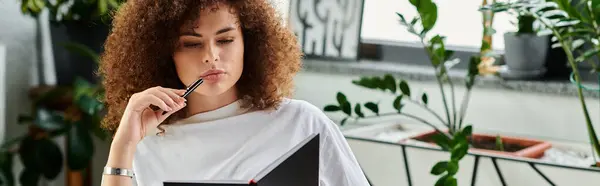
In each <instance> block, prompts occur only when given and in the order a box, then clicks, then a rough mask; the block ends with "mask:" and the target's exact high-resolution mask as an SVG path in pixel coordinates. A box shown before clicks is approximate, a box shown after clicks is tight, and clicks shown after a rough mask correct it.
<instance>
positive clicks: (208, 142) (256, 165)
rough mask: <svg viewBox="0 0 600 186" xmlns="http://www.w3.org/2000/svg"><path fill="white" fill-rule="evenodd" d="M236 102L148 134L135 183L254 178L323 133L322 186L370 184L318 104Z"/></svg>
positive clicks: (137, 155) (138, 159) (159, 185)
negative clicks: (268, 107)
mask: <svg viewBox="0 0 600 186" xmlns="http://www.w3.org/2000/svg"><path fill="white" fill-rule="evenodd" d="M239 104H240V103H239V102H234V103H232V104H230V105H227V106H225V107H222V108H219V109H217V110H214V111H210V112H205V113H200V114H196V115H193V116H191V117H189V118H186V119H184V120H181V121H179V122H177V123H176V124H174V125H169V126H167V127H166V133H165V135H164V136H156V135H154V134H151V135H147V136H146V137H145V138H144V139H143V140H142V141H141V142H140V143H139V144H138V145H137V151H136V153H135V157H134V160H133V171H134V173H135V177H134V179H133V182H134V185H139V186H162V184H163V183H162V182H163V181H165V180H233V179H236V180H250V179H252V178H253V176H255V175H256V174H257V173H258V172H259V171H260V170H262V169H263V168H265V167H266V166H267V165H269V164H270V163H271V162H273V161H274V160H275V159H277V158H278V157H279V156H281V155H283V154H284V153H285V152H287V151H288V150H289V149H291V148H292V147H293V146H295V145H296V144H298V143H299V142H300V141H302V140H304V139H305V138H306V137H308V136H309V135H311V134H313V133H320V137H321V140H320V143H321V144H320V151H321V153H320V165H319V166H320V170H319V176H320V185H321V186H367V185H369V184H368V182H367V180H366V178H365V176H364V174H363V172H362V170H361V168H360V167H359V165H358V163H357V161H356V159H355V157H354V155H353V153H352V152H351V150H350V148H349V146H348V143H347V142H346V140H345V138H344V136H343V135H342V133H341V132H340V130H339V128H338V127H337V125H335V123H334V122H332V121H331V120H330V119H329V118H328V117H327V116H326V115H325V114H324V113H323V112H322V111H321V110H319V109H318V108H317V107H315V106H314V105H312V104H310V103H308V102H306V101H301V100H294V99H285V100H284V101H283V103H282V104H281V106H280V107H279V108H278V109H277V110H272V111H250V112H246V111H245V110H243V109H241V108H240V107H239V106H240V105H239Z"/></svg>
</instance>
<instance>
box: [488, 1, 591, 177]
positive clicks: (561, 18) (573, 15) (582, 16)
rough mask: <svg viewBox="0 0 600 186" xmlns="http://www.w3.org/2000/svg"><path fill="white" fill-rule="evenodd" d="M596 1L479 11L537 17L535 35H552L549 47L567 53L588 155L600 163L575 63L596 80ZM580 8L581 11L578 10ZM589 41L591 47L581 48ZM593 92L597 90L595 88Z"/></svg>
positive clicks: (500, 6)
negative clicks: (538, 25) (585, 65)
mask: <svg viewBox="0 0 600 186" xmlns="http://www.w3.org/2000/svg"><path fill="white" fill-rule="evenodd" d="M599 3H600V2H597V1H592V0H581V1H580V3H577V5H575V6H574V5H572V4H571V1H570V0H551V1H548V2H546V1H543V0H527V1H521V0H520V1H514V2H502V3H495V4H492V5H490V6H484V7H482V8H481V9H482V10H492V11H495V12H504V11H507V10H514V11H517V12H519V13H522V14H528V15H531V16H533V17H534V18H535V19H536V20H538V21H539V22H540V23H541V24H542V26H543V30H541V31H539V32H538V34H539V35H552V40H553V41H555V43H554V44H553V45H552V46H553V47H560V48H562V49H563V51H564V52H565V54H566V55H567V61H568V62H569V65H570V67H571V69H572V73H571V81H572V82H574V84H575V86H576V88H577V95H578V98H579V103H580V105H581V108H582V111H583V116H584V118H585V122H586V123H585V124H586V127H587V130H588V137H589V139H590V145H591V147H592V156H593V157H594V159H595V161H596V162H597V163H596V165H593V166H600V161H598V160H597V157H596V156H598V155H600V141H599V140H600V139H599V138H598V136H597V134H596V131H595V129H594V125H593V123H592V120H591V114H590V112H589V111H588V109H587V104H586V100H585V98H584V94H583V91H584V89H585V87H584V86H582V81H581V75H580V73H581V72H580V69H579V66H578V63H581V62H587V63H588V64H590V66H591V67H592V69H591V71H590V72H589V73H595V74H596V75H597V76H598V81H599V82H598V83H600V65H598V64H597V63H598V62H597V61H595V60H594V57H600V42H599V38H600V33H599V32H597V31H598V30H600V26H599V25H598V24H597V23H598V22H600V18H599V17H598V15H600V9H598V8H597V7H598V6H599V5H600V4H599ZM578 10H582V11H578ZM584 44H589V45H591V46H592V47H591V48H584V47H582V46H583V45H584ZM596 91H597V90H596Z"/></svg>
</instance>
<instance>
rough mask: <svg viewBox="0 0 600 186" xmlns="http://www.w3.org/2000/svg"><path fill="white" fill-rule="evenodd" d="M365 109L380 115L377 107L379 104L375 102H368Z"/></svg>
mask: <svg viewBox="0 0 600 186" xmlns="http://www.w3.org/2000/svg"><path fill="white" fill-rule="evenodd" d="M365 107H366V108H367V109H369V110H371V112H373V113H375V114H376V115H379V106H377V104H375V103H373V102H367V103H365Z"/></svg>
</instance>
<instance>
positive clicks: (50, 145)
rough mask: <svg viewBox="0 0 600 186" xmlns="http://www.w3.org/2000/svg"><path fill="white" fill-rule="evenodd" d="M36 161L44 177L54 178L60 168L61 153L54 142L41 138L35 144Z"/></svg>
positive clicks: (61, 163)
mask: <svg viewBox="0 0 600 186" xmlns="http://www.w3.org/2000/svg"><path fill="white" fill-rule="evenodd" d="M37 156H38V157H37V159H38V160H37V161H38V162H37V163H38V167H39V168H40V169H38V170H39V171H41V172H42V174H43V175H44V177H45V178H47V179H49V180H54V179H55V178H56V177H57V176H58V174H59V173H60V172H61V170H62V166H63V154H62V152H61V151H60V148H59V147H58V145H56V143H54V142H53V141H51V140H50V139H42V140H40V141H39V142H38V144H37Z"/></svg>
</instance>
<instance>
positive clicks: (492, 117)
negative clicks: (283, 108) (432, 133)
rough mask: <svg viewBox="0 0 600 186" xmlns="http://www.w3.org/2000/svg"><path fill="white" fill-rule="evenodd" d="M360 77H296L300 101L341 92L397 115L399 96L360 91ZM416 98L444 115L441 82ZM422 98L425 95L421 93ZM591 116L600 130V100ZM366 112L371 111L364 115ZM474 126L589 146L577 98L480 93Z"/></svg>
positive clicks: (420, 85) (324, 100)
mask: <svg viewBox="0 0 600 186" xmlns="http://www.w3.org/2000/svg"><path fill="white" fill-rule="evenodd" d="M357 78H358V75H332V74H322V73H312V72H303V73H301V74H299V75H298V77H297V79H296V84H297V90H296V98H298V99H304V100H307V101H309V102H311V103H313V104H315V105H316V106H318V107H319V108H323V107H324V106H325V105H327V104H330V103H336V101H335V94H336V92H337V91H342V92H344V93H346V96H347V97H348V99H349V100H350V101H361V102H364V101H369V100H373V101H381V104H380V112H381V113H383V112H390V111H393V107H392V106H391V103H392V101H393V100H394V97H392V96H389V94H385V93H380V91H372V90H366V89H364V88H359V87H357V86H355V85H353V84H351V81H352V80H353V79H357ZM408 83H409V85H410V86H411V91H412V94H417V93H419V92H422V91H425V92H427V93H428V95H429V105H430V106H429V107H430V108H432V109H434V110H436V111H437V112H438V113H440V115H441V116H445V115H444V114H443V112H442V111H443V110H442V108H443V107H442V101H441V99H440V98H441V96H440V92H439V90H438V88H437V84H435V83H434V82H426V83H425V82H411V81H410V80H408ZM455 84H456V87H457V88H456V89H457V90H456V92H457V94H456V95H457V99H458V100H457V105H459V104H458V103H460V102H459V101H460V98H461V97H462V95H463V91H464V88H463V86H462V85H463V83H462V82H461V83H455ZM417 95H420V94H417ZM587 100H588V101H587V104H588V109H589V113H590V114H592V115H591V117H592V120H593V122H594V123H595V127H596V131H597V132H600V104H599V103H600V101H599V100H598V99H592V98H588V99H587ZM405 111H407V112H410V113H414V114H415V115H419V116H423V117H425V118H427V119H430V120H432V121H435V119H434V118H433V117H432V116H431V115H429V114H428V113H427V112H425V111H422V110H421V109H419V108H418V107H416V106H412V105H410V104H407V106H406V107H405ZM365 112H367V111H365ZM328 115H329V116H331V117H332V119H340V118H341V116H343V114H341V113H328ZM465 121H466V122H468V123H472V124H473V128H474V131H475V132H480V131H485V132H491V131H494V132H498V133H500V134H508V135H518V136H525V137H533V138H539V139H550V140H559V141H567V142H580V143H587V141H588V138H587V130H586V126H585V120H584V118H583V113H582V111H581V108H580V105H579V101H578V99H577V98H576V97H565V96H554V95H543V94H533V93H526V92H516V91H508V90H500V89H477V88H475V89H474V90H473V92H472V96H471V100H470V106H469V108H468V113H467V116H466V119H465Z"/></svg>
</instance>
